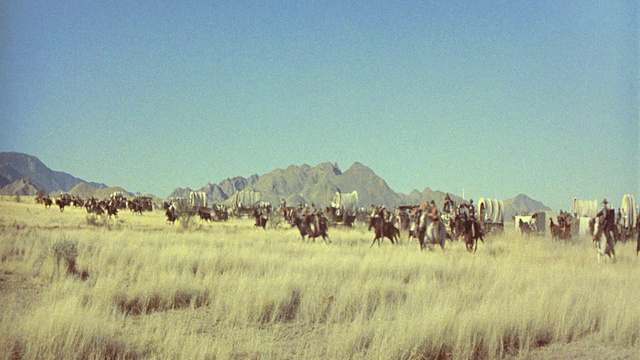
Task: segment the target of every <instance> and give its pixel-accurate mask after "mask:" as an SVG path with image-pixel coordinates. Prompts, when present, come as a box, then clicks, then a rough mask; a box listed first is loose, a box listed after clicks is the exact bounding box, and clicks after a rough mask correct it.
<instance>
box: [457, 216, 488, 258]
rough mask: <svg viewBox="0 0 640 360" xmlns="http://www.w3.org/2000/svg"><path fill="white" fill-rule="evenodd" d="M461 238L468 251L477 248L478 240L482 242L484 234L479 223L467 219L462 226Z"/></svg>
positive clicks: (474, 250)
mask: <svg viewBox="0 0 640 360" xmlns="http://www.w3.org/2000/svg"><path fill="white" fill-rule="evenodd" d="M462 228H463V230H462V238H463V239H464V244H465V246H466V248H467V251H469V252H472V251H473V252H474V253H475V252H476V251H477V250H478V240H480V241H482V242H483V243H484V237H483V236H484V234H483V232H482V227H481V226H480V223H479V222H478V221H476V220H474V219H467V220H466V221H465V222H464V224H463V226H462Z"/></svg>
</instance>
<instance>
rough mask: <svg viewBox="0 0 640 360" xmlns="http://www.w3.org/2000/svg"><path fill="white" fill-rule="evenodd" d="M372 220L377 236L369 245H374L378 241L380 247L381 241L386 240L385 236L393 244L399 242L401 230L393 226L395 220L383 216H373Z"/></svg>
mask: <svg viewBox="0 0 640 360" xmlns="http://www.w3.org/2000/svg"><path fill="white" fill-rule="evenodd" d="M372 220H373V221H372V224H371V226H372V227H373V229H374V231H375V237H374V238H373V241H372V242H371V245H369V247H372V246H373V244H375V243H376V242H377V243H378V247H380V242H381V241H384V238H387V239H389V241H391V244H392V245H395V244H396V242H398V238H399V237H400V230H398V228H396V227H395V226H393V222H391V221H385V220H384V219H383V218H382V217H376V218H372Z"/></svg>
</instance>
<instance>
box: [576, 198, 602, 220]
mask: <svg viewBox="0 0 640 360" xmlns="http://www.w3.org/2000/svg"><path fill="white" fill-rule="evenodd" d="M573 214H574V215H575V216H576V217H581V216H585V217H589V218H594V217H596V215H597V214H598V200H580V199H578V198H575V197H574V198H573Z"/></svg>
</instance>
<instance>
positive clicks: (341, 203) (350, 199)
mask: <svg viewBox="0 0 640 360" xmlns="http://www.w3.org/2000/svg"><path fill="white" fill-rule="evenodd" d="M331 207H333V208H336V209H342V210H343V211H344V212H345V213H346V214H347V215H349V216H353V215H355V214H356V212H357V211H358V192H357V191H353V192H352V193H345V194H343V193H340V192H336V193H335V195H333V200H331Z"/></svg>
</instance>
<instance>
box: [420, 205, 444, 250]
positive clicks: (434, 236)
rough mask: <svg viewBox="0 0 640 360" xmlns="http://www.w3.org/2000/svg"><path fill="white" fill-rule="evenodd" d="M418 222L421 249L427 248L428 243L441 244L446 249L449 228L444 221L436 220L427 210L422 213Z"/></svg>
mask: <svg viewBox="0 0 640 360" xmlns="http://www.w3.org/2000/svg"><path fill="white" fill-rule="evenodd" d="M419 219H420V220H419V223H418V241H420V250H424V249H426V247H427V245H440V247H441V248H442V250H444V244H445V242H446V241H447V229H446V228H445V226H444V224H443V223H442V221H434V220H433V219H432V218H431V217H430V216H429V214H428V213H427V212H426V211H423V212H422V214H421V215H420V218H419Z"/></svg>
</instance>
